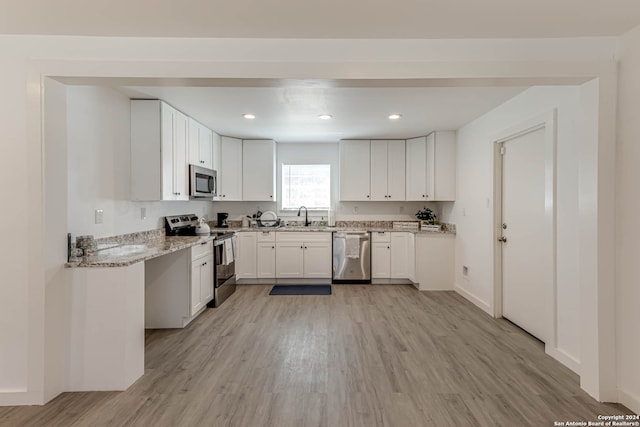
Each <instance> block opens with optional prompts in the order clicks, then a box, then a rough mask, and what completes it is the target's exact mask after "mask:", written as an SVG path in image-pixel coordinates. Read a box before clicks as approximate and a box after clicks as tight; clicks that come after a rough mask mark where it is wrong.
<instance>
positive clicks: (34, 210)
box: [0, 36, 616, 405]
mask: <svg viewBox="0 0 640 427" xmlns="http://www.w3.org/2000/svg"><path fill="white" fill-rule="evenodd" d="M615 44H616V39H615V38H595V39H593V38H585V39H562V40H558V39H539V40H329V39H328V40H239V39H219V40H213V39H171V38H144V39H143V38H125V37H122V38H110V37H62V36H61V37H46V36H0V77H1V78H0V93H2V97H0V129H2V130H3V138H2V139H0V146H1V147H2V153H3V155H2V156H0V179H2V182H10V183H11V188H10V190H6V193H5V194H9V196H8V197H10V198H11V209H4V210H0V221H2V223H4V224H6V223H10V222H11V221H13V220H15V218H20V219H21V221H22V224H24V223H28V224H29V226H28V227H8V228H7V229H5V230H4V234H3V238H4V239H5V240H6V241H8V242H11V244H9V245H2V246H0V271H2V278H1V280H2V283H1V285H2V286H0V348H2V352H0V405H2V404H4V405H6V404H11V403H15V404H38V403H42V402H43V401H44V397H43V393H42V390H43V388H44V386H43V384H44V368H43V367H44V362H43V360H44V357H43V354H44V349H45V346H44V340H45V328H44V312H45V303H44V293H45V283H46V281H45V273H44V262H43V259H44V258H43V247H44V246H45V241H46V238H45V232H44V229H45V221H44V218H45V217H46V216H47V215H48V212H46V211H45V209H44V203H43V199H44V192H43V191H44V190H43V182H44V175H43V171H42V168H41V167H39V166H38V165H43V164H44V161H43V159H44V157H43V156H44V153H43V142H42V128H41V119H42V116H41V96H42V89H41V77H42V76H43V75H45V76H89V77H111V76H112V77H121V76H132V77H163V78H177V79H180V78H186V77H203V78H255V77H259V78H275V79H287V78H291V79H318V78H320V79H353V78H363V79H408V78H416V79H435V81H436V82H437V81H439V80H438V79H441V78H457V79H463V80H465V81H466V82H467V83H468V82H469V81H472V82H475V83H476V84H482V82H489V81H491V82H493V81H495V79H499V80H500V82H502V83H510V84H517V83H519V84H526V82H531V83H535V82H539V81H541V80H544V81H553V82H557V81H564V82H566V81H567V80H566V79H567V78H569V79H574V78H575V79H577V80H581V81H585V80H588V79H590V78H593V77H597V78H598V82H597V87H598V90H599V93H600V95H605V96H611V94H612V93H615V92H614V89H615V83H614V79H615V77H612V76H614V75H615V68H614V65H615V64H614V63H613V61H614V60H615V47H616V46H615ZM88 58H90V59H88ZM466 79H472V80H466ZM483 79H490V80H488V81H486V80H483ZM456 82H457V81H456ZM614 111H615V109H610V108H609V105H606V108H604V109H600V110H599V111H598V114H599V119H600V120H599V121H600V122H602V121H612V120H614V119H615V112H614ZM608 136H609V135H604V134H599V135H598V141H597V146H596V147H595V150H598V149H601V150H607V149H609V148H610V144H609V139H608ZM589 149H590V150H591V151H594V147H589ZM593 155H595V156H596V157H597V156H598V155H599V153H597V152H594V153H593ZM584 166H585V167H586V168H589V169H590V170H592V171H593V169H594V166H593V163H592V162H590V163H587V164H585V165H584ZM605 166H607V167H606V168H605V170H600V169H598V168H596V169H597V170H598V173H597V174H595V179H594V181H593V182H589V183H585V184H586V186H585V188H581V191H588V192H595V194H599V193H598V188H600V184H601V183H602V178H601V176H602V175H601V174H604V175H605V176H606V175H609V174H610V173H611V170H610V169H611V168H610V167H609V166H608V165H605ZM26 172H29V173H28V174H27V173H26ZM25 176H26V179H17V177H25ZM601 208H602V207H600V206H596V209H601ZM596 213H598V212H596ZM589 222H591V223H592V228H591V230H596V231H592V232H594V233H605V232H607V231H608V229H607V226H608V225H609V224H611V223H610V222H609V221H605V220H602V219H600V218H599V217H597V216H596V217H589V218H587V219H586V220H585V225H588V223H589ZM582 230H583V229H582V228H581V233H582V232H583V231H582ZM584 230H585V231H584V232H587V231H586V230H587V227H584ZM612 234H613V233H612ZM596 244H598V243H597V242H596ZM598 247H599V246H598ZM598 254H599V255H600V254H601V253H598ZM611 276H612V275H611V274H609V273H608V272H607V274H606V275H605V276H602V277H598V278H597V279H595V280H596V289H595V290H594V289H593V288H589V289H588V292H589V293H590V294H591V295H590V296H591V297H593V298H595V299H596V300H597V299H598V298H599V295H598V292H601V291H602V290H603V286H604V284H605V282H606V281H607V280H609V279H610V278H611ZM604 291H605V292H608V290H607V289H604ZM605 314H607V313H605ZM598 315H600V314H598ZM586 333H589V334H591V336H592V339H593V340H597V335H598V333H599V332H598V331H595V330H592V329H589V330H587V331H586ZM597 356H598V354H597V352H596V354H595V357H597ZM587 374H588V375H592V376H595V377H600V376H602V373H601V372H600V371H595V370H594V371H590V372H588V373H587ZM590 392H591V393H592V394H594V395H595V396H597V397H598V393H597V391H595V392H594V391H590Z"/></svg>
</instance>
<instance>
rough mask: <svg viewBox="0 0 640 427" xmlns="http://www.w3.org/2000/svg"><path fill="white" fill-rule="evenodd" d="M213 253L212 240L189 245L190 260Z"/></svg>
mask: <svg viewBox="0 0 640 427" xmlns="http://www.w3.org/2000/svg"><path fill="white" fill-rule="evenodd" d="M210 253H213V242H204V243H200V244H199V245H195V246H191V261H194V260H196V259H198V258H202V257H203V256H206V255H209V254H210Z"/></svg>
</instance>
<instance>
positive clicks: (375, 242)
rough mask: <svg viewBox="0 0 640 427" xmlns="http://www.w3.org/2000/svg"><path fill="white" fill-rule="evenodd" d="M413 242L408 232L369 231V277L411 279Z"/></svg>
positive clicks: (412, 274)
mask: <svg viewBox="0 0 640 427" xmlns="http://www.w3.org/2000/svg"><path fill="white" fill-rule="evenodd" d="M414 250H415V249H414V244H413V238H412V233H409V232H372V233H371V278H372V279H412V278H413V276H414V272H413V271H412V268H413V265H414V262H413V259H414Z"/></svg>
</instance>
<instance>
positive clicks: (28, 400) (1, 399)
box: [0, 391, 45, 406]
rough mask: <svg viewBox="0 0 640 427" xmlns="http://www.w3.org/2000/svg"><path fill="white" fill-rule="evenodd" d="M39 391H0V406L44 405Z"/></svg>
mask: <svg viewBox="0 0 640 427" xmlns="http://www.w3.org/2000/svg"><path fill="white" fill-rule="evenodd" d="M44 403H45V402H44V401H43V396H42V394H41V393H34V392H29V391H7V392H3V391H0V406H31V405H44Z"/></svg>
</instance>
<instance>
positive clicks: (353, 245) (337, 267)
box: [332, 231, 371, 283]
mask: <svg viewBox="0 0 640 427" xmlns="http://www.w3.org/2000/svg"><path fill="white" fill-rule="evenodd" d="M332 281H333V283H371V234H370V233H369V232H368V231H334V232H333V280H332Z"/></svg>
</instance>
